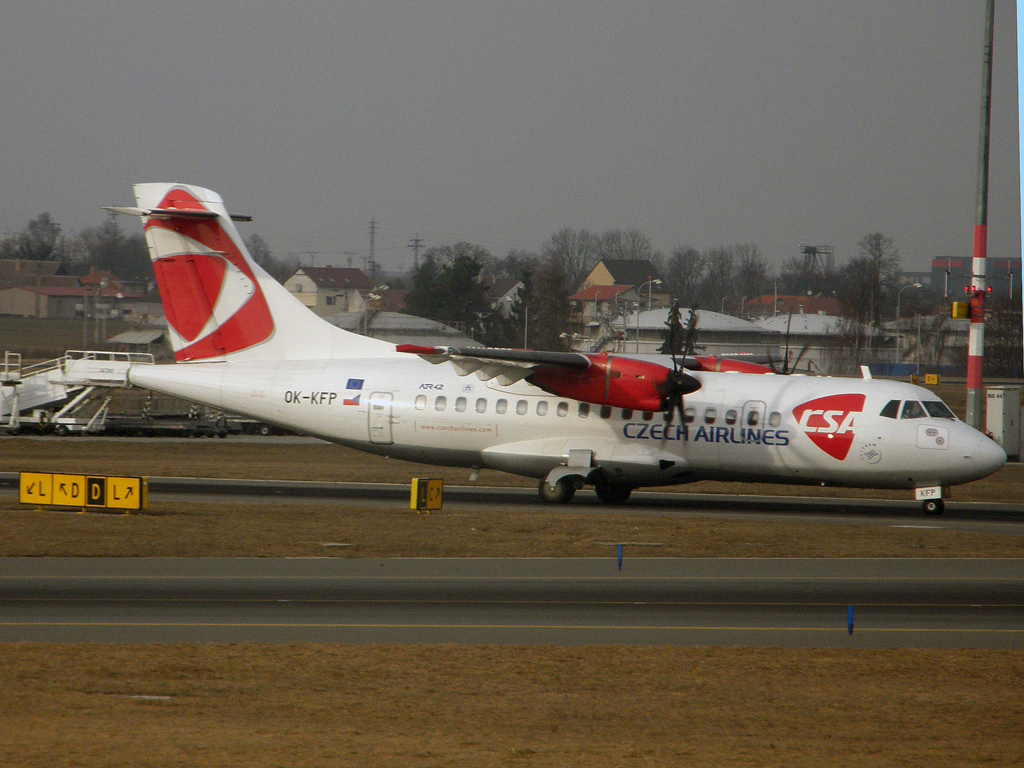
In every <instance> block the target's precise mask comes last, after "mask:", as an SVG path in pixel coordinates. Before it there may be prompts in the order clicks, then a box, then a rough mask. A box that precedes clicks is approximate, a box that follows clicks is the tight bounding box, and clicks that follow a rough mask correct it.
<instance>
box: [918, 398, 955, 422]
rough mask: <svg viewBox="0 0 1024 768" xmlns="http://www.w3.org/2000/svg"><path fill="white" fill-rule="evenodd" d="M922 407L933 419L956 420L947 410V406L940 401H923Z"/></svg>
mask: <svg viewBox="0 0 1024 768" xmlns="http://www.w3.org/2000/svg"><path fill="white" fill-rule="evenodd" d="M924 407H925V410H927V411H928V415H929V416H931V417H932V418H933V419H954V420H955V419H956V416H954V415H953V412H952V411H951V410H949V406H947V405H946V404H945V403H944V402H942V401H941V400H925V401H924Z"/></svg>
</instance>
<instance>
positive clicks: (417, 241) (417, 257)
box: [406, 232, 423, 270]
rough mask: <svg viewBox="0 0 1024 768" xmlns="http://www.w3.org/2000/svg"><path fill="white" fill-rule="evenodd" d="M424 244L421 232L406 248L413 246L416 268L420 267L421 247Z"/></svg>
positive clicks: (414, 265) (413, 258) (413, 261)
mask: <svg viewBox="0 0 1024 768" xmlns="http://www.w3.org/2000/svg"><path fill="white" fill-rule="evenodd" d="M422 245H423V238H421V237H420V233H419V232H417V233H416V237H414V238H412V239H411V240H409V245H407V246H406V248H412V268H413V269H414V270H416V269H419V268H420V247H421V246H422Z"/></svg>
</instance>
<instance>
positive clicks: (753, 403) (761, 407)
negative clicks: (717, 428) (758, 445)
mask: <svg viewBox="0 0 1024 768" xmlns="http://www.w3.org/2000/svg"><path fill="white" fill-rule="evenodd" d="M764 411H765V404H764V403H762V402H761V401H760V400H748V401H747V402H746V403H744V404H743V422H742V426H743V429H744V430H756V431H757V432H760V431H761V430H763V429H764V428H765V426H766V425H765V424H764ZM755 434H756V433H755Z"/></svg>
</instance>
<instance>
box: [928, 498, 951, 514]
mask: <svg viewBox="0 0 1024 768" xmlns="http://www.w3.org/2000/svg"><path fill="white" fill-rule="evenodd" d="M922 506H923V507H924V513H925V514H926V515H931V516H932V517H938V516H939V515H941V514H942V512H943V510H945V508H946V504H945V503H944V502H943V501H942V499H929V500H928V501H926V502H925V503H924V504H923V505H922Z"/></svg>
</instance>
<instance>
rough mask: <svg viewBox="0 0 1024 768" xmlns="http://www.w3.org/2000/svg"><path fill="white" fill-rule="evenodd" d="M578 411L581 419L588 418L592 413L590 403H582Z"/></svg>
mask: <svg viewBox="0 0 1024 768" xmlns="http://www.w3.org/2000/svg"><path fill="white" fill-rule="evenodd" d="M576 413H577V415H578V416H579V417H580V418H581V419H585V418H587V416H589V415H590V403H580V407H579V408H578V409H577V410H576Z"/></svg>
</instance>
